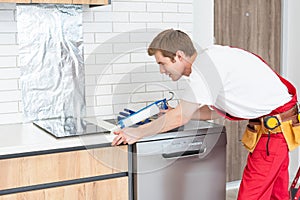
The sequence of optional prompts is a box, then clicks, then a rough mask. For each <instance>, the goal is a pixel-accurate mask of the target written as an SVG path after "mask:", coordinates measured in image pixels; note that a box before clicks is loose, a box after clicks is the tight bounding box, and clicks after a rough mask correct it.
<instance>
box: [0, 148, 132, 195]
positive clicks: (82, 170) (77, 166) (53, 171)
mask: <svg viewBox="0 0 300 200" xmlns="http://www.w3.org/2000/svg"><path fill="white" fill-rule="evenodd" d="M0 171H1V173H0V190H3V189H9V188H16V187H22V186H30V185H37V184H43V183H52V182H58V181H66V180H74V179H79V178H86V177H93V176H100V175H107V174H114V173H118V172H127V171H128V153H127V146H125V145H124V146H117V147H106V148H97V149H89V150H81V151H72V152H64V153H53V154H45V155H38V156H27V157H21V158H12V159H4V160H0Z"/></svg>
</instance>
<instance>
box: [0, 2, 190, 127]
mask: <svg viewBox="0 0 300 200" xmlns="http://www.w3.org/2000/svg"><path fill="white" fill-rule="evenodd" d="M15 13H16V4H13V3H0V27H1V28H0V124H6V123H20V122H22V111H21V110H22V109H21V108H22V107H21V106H22V102H21V101H22V98H21V91H20V87H19V78H20V69H19V67H18V63H17V56H18V44H17V24H16V17H15ZM192 18H193V17H192V0H112V4H111V5H108V6H99V7H93V8H89V7H88V6H84V13H83V30H84V52H85V55H84V56H85V85H86V103H87V114H88V115H90V116H91V115H100V116H103V117H106V118H109V117H112V116H113V115H114V114H116V113H118V112H119V111H121V110H122V109H123V108H124V107H129V108H131V109H139V108H141V107H143V106H145V105H146V104H147V103H149V102H152V101H154V100H158V99H160V98H163V97H164V96H168V95H167V94H166V91H168V90H169V89H171V90H173V91H175V92H177V93H178V92H180V90H182V88H183V86H182V84H178V83H175V82H172V81H170V79H169V78H168V77H165V76H162V75H160V74H159V68H158V66H157V64H155V62H154V58H153V57H149V56H148V55H147V53H146V50H147V46H148V44H149V42H151V40H152V38H153V37H154V36H155V35H156V34H157V33H158V32H159V30H162V29H167V28H174V29H182V30H183V31H185V32H187V33H188V34H189V35H191V33H192ZM158 29H159V30H158ZM181 82H182V83H183V82H184V81H181Z"/></svg>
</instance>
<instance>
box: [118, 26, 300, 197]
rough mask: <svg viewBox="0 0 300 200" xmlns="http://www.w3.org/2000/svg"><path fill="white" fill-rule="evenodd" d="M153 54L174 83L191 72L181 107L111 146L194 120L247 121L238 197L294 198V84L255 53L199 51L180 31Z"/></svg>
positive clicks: (297, 135) (122, 134) (170, 33)
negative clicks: (244, 162) (291, 195)
mask: <svg viewBox="0 0 300 200" xmlns="http://www.w3.org/2000/svg"><path fill="white" fill-rule="evenodd" d="M148 54H149V55H150V56H154V57H155V59H156V62H157V63H158V64H159V67H160V73H163V74H166V75H168V76H169V77H170V78H171V79H172V80H173V81H177V80H179V79H180V78H181V77H182V76H186V77H187V82H188V87H187V89H186V90H185V92H184V94H183V96H182V98H181V100H180V102H179V104H178V105H177V107H176V108H174V109H169V110H168V111H167V112H166V113H165V114H164V115H162V116H160V117H159V118H157V119H156V120H153V121H151V122H150V123H147V124H144V125H141V126H138V127H136V128H131V127H128V128H124V129H121V130H118V131H115V134H116V137H115V138H114V140H113V142H112V145H119V144H133V143H135V142H136V141H138V140H139V139H141V138H143V137H147V136H152V135H155V134H158V133H163V132H166V131H168V130H171V129H174V128H176V127H179V126H182V125H184V124H186V123H187V122H188V121H189V120H191V119H196V120H209V119H215V118H217V117H220V116H224V117H226V118H227V119H230V120H245V119H247V120H249V124H248V125H247V127H246V130H245V133H244V135H243V138H242V142H243V144H244V146H245V147H246V148H247V149H248V150H249V155H248V160H247V165H246V167H245V169H244V173H243V177H242V181H241V185H240V189H239V193H238V200H270V199H272V200H275V199H276V200H289V192H288V185H289V174H288V165H289V151H291V150H293V149H295V148H296V147H297V146H298V145H299V144H300V126H299V125H300V124H299V119H298V106H297V95H296V89H295V87H294V86H293V85H292V84H291V83H290V82H288V81H287V80H286V79H284V78H282V77H281V76H280V75H278V74H277V73H275V72H274V71H273V70H272V69H271V68H270V67H269V66H268V65H267V64H266V63H265V62H264V61H263V60H262V59H261V58H260V57H258V56H257V55H255V54H252V53H250V52H247V51H245V50H242V49H238V48H232V47H228V46H220V45H212V46H209V47H207V48H205V49H201V50H197V51H196V49H195V47H194V45H193V43H192V41H191V39H190V38H189V36H188V35H187V34H186V33H184V32H182V31H180V30H173V29H168V30H165V31H163V32H161V33H159V34H158V35H157V36H156V37H155V38H154V39H153V41H152V43H151V44H150V46H149V48H148ZM270 88H271V89H270ZM228 134H230V133H228Z"/></svg>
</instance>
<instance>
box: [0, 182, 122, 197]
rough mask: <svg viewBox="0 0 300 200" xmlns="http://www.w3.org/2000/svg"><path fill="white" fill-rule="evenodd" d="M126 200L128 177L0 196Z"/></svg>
mask: <svg viewBox="0 0 300 200" xmlns="http://www.w3.org/2000/svg"><path fill="white" fill-rule="evenodd" d="M25 199H26V200H27V199H30V200H53V199H55V200H66V199H70V200H101V199H103V200H128V177H122V178H115V179H108V180H103V181H97V182H90V183H82V184H76V185H69V186H64V187H57V188H49V189H44V190H36V191H30V192H23V193H16V194H10V195H3V196H0V200H25Z"/></svg>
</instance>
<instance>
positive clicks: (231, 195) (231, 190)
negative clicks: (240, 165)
mask: <svg viewBox="0 0 300 200" xmlns="http://www.w3.org/2000/svg"><path fill="white" fill-rule="evenodd" d="M239 186H240V181H232V182H227V183H226V200H236V199H237V194H238V191H239Z"/></svg>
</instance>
